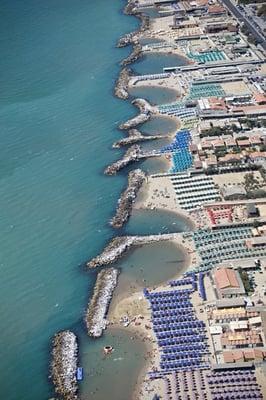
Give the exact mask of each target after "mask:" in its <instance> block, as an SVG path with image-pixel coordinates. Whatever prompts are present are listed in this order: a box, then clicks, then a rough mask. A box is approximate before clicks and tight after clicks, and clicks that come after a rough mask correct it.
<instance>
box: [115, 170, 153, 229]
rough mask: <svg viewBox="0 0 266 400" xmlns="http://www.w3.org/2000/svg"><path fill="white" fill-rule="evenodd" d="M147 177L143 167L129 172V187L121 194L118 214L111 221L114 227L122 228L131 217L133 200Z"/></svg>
mask: <svg viewBox="0 0 266 400" xmlns="http://www.w3.org/2000/svg"><path fill="white" fill-rule="evenodd" d="M145 179H146V175H145V173H144V172H143V171H142V170H141V169H135V170H133V171H130V173H129V174H128V187H127V189H126V190H125V191H124V192H123V193H122V195H121V196H120V199H119V200H118V206H117V209H116V215H115V216H114V217H113V218H112V219H111V221H110V224H111V225H112V226H113V227H114V228H121V227H122V226H123V225H124V223H125V222H126V221H127V220H128V218H129V217H130V214H131V211H132V205H133V202H134V200H135V199H136V197H137V194H138V191H139V189H140V188H141V185H142V184H143V182H144V180H145Z"/></svg>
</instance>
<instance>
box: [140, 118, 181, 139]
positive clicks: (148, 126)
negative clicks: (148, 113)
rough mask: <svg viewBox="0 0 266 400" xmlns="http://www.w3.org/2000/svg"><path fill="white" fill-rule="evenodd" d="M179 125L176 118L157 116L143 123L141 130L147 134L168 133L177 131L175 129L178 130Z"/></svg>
mask: <svg viewBox="0 0 266 400" xmlns="http://www.w3.org/2000/svg"><path fill="white" fill-rule="evenodd" d="M178 126H179V124H178V122H177V120H176V119H173V118H169V117H164V116H155V117H152V118H151V119H150V120H149V121H147V122H145V123H144V124H143V125H141V127H140V130H141V132H143V133H144V134H147V135H159V134H161V135H167V134H169V133H175V131H177V130H178Z"/></svg>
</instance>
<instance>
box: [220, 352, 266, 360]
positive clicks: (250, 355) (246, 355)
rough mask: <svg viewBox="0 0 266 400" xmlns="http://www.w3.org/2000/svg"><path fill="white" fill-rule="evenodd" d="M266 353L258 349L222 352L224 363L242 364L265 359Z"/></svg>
mask: <svg viewBox="0 0 266 400" xmlns="http://www.w3.org/2000/svg"><path fill="white" fill-rule="evenodd" d="M265 356H266V352H265V351H263V350H260V349H243V350H232V351H223V358H224V362H225V363H233V362H242V361H252V360H257V361H258V360H259V361H263V360H264V359H265Z"/></svg>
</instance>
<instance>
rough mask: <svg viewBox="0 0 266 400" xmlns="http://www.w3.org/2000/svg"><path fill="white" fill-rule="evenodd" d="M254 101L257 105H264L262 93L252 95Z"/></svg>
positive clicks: (264, 97) (265, 100)
mask: <svg viewBox="0 0 266 400" xmlns="http://www.w3.org/2000/svg"><path fill="white" fill-rule="evenodd" d="M254 100H255V101H256V103H258V104H264V103H266V96H265V94H263V93H259V92H257V93H254Z"/></svg>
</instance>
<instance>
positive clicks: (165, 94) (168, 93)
mask: <svg viewBox="0 0 266 400" xmlns="http://www.w3.org/2000/svg"><path fill="white" fill-rule="evenodd" d="M129 93H130V95H131V96H133V97H140V98H142V99H146V100H148V102H149V103H150V104H152V105H157V104H165V103H172V102H174V101H176V100H177V99H178V92H177V91H176V90H173V89H167V88H160V87H159V86H138V87H132V88H131V89H130V90H129Z"/></svg>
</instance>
